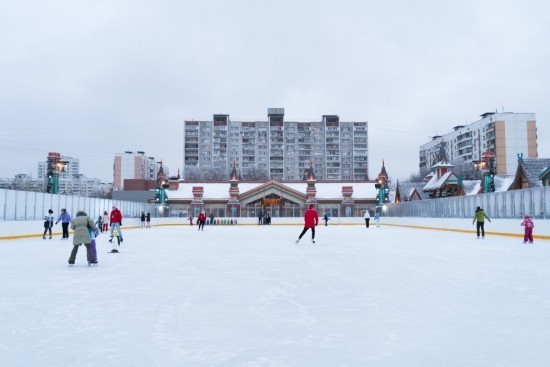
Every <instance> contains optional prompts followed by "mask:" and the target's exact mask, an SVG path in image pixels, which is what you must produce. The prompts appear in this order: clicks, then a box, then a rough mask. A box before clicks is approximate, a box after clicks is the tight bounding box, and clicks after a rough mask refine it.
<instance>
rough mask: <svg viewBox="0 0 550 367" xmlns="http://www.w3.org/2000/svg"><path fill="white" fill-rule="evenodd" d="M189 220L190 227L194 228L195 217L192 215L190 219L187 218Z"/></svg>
mask: <svg viewBox="0 0 550 367" xmlns="http://www.w3.org/2000/svg"><path fill="white" fill-rule="evenodd" d="M187 220H188V221H189V225H190V226H192V225H193V216H192V215H190V216H189V218H187Z"/></svg>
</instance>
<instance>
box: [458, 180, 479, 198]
mask: <svg viewBox="0 0 550 367" xmlns="http://www.w3.org/2000/svg"><path fill="white" fill-rule="evenodd" d="M462 188H463V189H464V195H477V194H479V193H481V192H483V188H482V187H481V180H463V181H462Z"/></svg>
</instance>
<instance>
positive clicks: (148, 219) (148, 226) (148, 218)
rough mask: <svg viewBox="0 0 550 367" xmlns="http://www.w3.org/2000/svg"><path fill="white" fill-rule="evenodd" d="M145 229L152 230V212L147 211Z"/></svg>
mask: <svg viewBox="0 0 550 367" xmlns="http://www.w3.org/2000/svg"><path fill="white" fill-rule="evenodd" d="M145 228H151V212H150V211H149V210H147V214H146V215H145Z"/></svg>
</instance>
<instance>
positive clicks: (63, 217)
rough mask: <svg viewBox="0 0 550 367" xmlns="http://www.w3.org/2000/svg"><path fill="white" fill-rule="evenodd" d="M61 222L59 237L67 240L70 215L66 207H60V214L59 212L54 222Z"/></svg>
mask: <svg viewBox="0 0 550 367" xmlns="http://www.w3.org/2000/svg"><path fill="white" fill-rule="evenodd" d="M59 222H61V227H62V228H63V237H61V239H62V240H68V239H69V224H70V223H71V215H70V214H69V213H67V209H64V208H63V209H61V214H59V217H58V218H57V221H56V222H55V224H57V223H59Z"/></svg>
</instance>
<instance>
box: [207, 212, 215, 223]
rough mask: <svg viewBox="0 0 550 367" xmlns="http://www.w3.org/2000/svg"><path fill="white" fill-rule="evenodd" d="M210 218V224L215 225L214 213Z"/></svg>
mask: <svg viewBox="0 0 550 367" xmlns="http://www.w3.org/2000/svg"><path fill="white" fill-rule="evenodd" d="M208 218H210V224H214V213H212V212H210V215H209V216H208Z"/></svg>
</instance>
